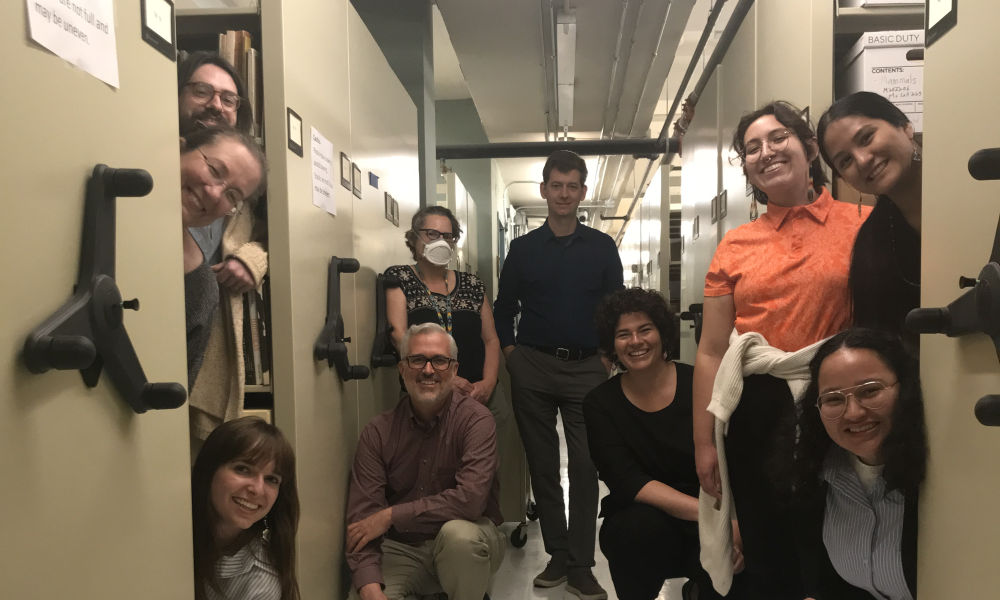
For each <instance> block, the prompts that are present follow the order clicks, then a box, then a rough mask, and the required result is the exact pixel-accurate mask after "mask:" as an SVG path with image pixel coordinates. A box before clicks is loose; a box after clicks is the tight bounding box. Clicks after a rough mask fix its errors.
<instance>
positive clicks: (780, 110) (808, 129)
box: [732, 100, 827, 204]
mask: <svg viewBox="0 0 1000 600" xmlns="http://www.w3.org/2000/svg"><path fill="white" fill-rule="evenodd" d="M804 113H805V111H801V110H799V109H797V108H795V106H793V105H792V104H790V103H788V102H785V101H783V100H774V101H773V102H769V103H768V104H765V105H764V106H762V107H760V108H758V109H757V110H755V111H753V112H752V113H747V114H745V115H743V118H742V119H740V122H739V124H738V125H737V126H736V131H734V132H733V146H732V148H733V150H735V151H736V154H737V155H739V157H740V165H741V166H742V167H743V175H746V174H747V169H746V156H747V152H746V142H745V141H744V139H743V138H744V137H745V136H746V134H747V129H750V126H751V125H753V124H754V121H756V120H757V119H760V118H761V117H766V116H768V115H772V116H773V117H774V118H775V119H777V120H778V122H779V123H781V124H782V125H784V126H785V127H787V128H788V129H791V130H792V131H793V132H794V133H795V137H797V138H799V141H800V142H802V147H803V148H808V144H809V142H810V141H811V140H815V139H816V134H815V133H814V132H813V128H812V124H811V123H810V122H809V119H808V117H806V116H805V114H804ZM806 158H807V159H808V150H807V154H806ZM809 177H811V178H812V185H813V191H815V192H816V194H817V195H819V194H822V193H823V186H824V185H826V183H827V178H826V173H824V172H823V163H822V162H821V161H820V159H819V156H817V157H816V158H814V159H813V160H812V162H811V163H809ZM750 186H751V187H752V188H753V197H754V198H756V199H757V202H759V203H761V204H767V194H765V193H764V192H763V191H761V190H759V189H757V186H755V185H753V184H750Z"/></svg>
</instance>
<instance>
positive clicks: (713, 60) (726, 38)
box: [615, 0, 754, 244]
mask: <svg viewBox="0 0 1000 600" xmlns="http://www.w3.org/2000/svg"><path fill="white" fill-rule="evenodd" d="M724 3H725V0H719V4H717V5H716V6H715V8H716V9H718V12H721V8H722V5H723V4H724ZM753 3H754V0H739V2H738V3H737V4H736V8H734V9H733V14H732V16H731V17H730V18H729V22H728V23H726V28H725V29H724V30H723V31H722V36H721V37H719V42H718V44H716V46H715V50H713V51H712V56H711V57H709V59H708V63H707V64H706V65H705V68H704V70H702V72H701V77H700V78H699V79H698V82H697V83H696V84H695V86H694V89H693V90H692V91H691V93H690V94H688V97H687V100H688V103H689V105H690V106H691V108H694V107H695V106H696V105H697V104H698V100H699V99H700V98H701V94H702V93H703V92H704V91H705V88H706V87H707V86H708V80H709V79H711V78H712V73H714V72H715V68H716V67H717V66H719V65H720V64H721V63H722V59H723V58H725V56H726V52H728V51H729V46H730V44H732V42H733V38H735V37H736V34H737V33H738V32H739V30H740V27H741V26H742V25H743V19H745V18H746V16H747V13H749V12H750V8H751V7H752V6H753ZM718 18H719V16H718V14H716V10H713V11H712V14H711V15H709V23H708V25H707V26H706V27H705V31H704V32H703V33H702V36H701V40H699V42H698V51H697V52H696V53H695V55H694V57H692V59H691V64H690V65H689V66H688V70H687V72H686V73H685V74H684V79H683V80H682V82H681V86H680V87H679V88H678V89H677V96H676V97H675V98H674V102H673V105H672V106H671V107H670V112H669V113H668V114H667V119H666V121H664V122H663V129H662V130H661V131H660V135H659V137H658V138H657V139H659V140H661V141H667V142H668V144H667V145H668V146H669V148H670V149H669V150H668V151H667V152H666V153H665V154H666V156H664V157H663V160H661V161H655V162H659V163H660V164H669V163H670V162H671V161H673V159H674V155H675V154H676V153H677V151H678V150H679V149H680V139H678V138H676V137H672V138H670V139H669V140H668V139H667V131H668V130H669V128H670V121H671V120H672V119H673V118H674V114H675V113H676V112H677V107H678V106H680V103H681V98H682V97H683V95H684V89H685V87H686V86H687V83H688V82H689V81H690V79H691V75H692V74H693V73H694V68H695V66H696V65H697V61H698V59H699V58H700V56H699V54H700V52H703V51H704V49H705V44H704V43H703V42H707V41H708V36H709V35H711V29H712V27H713V26H714V25H715V21H716V20H718ZM680 121H681V123H680V124H681V127H682V129H687V126H688V125H690V123H688V121H687V119H686V118H685V117H683V116H682V117H681V119H680ZM655 162H654V161H650V162H649V165H647V166H646V171H645V173H643V175H642V180H640V182H639V186H638V187H636V188H635V197H634V198H633V199H632V204H631V206H629V209H628V212H626V213H625V216H627V217H629V219H631V216H632V211H633V210H634V209H635V205H636V204H637V203H638V202H639V198H640V197H641V194H640V192H641V191H642V188H643V187H644V186H645V185H646V181H647V180H648V179H649V174H650V172H651V171H652V170H653V165H654V164H655ZM627 224H628V219H626V221H625V223H624V224H623V225H622V228H621V229H619V230H618V235H617V236H615V243H616V244H621V241H622V238H623V237H625V225H627Z"/></svg>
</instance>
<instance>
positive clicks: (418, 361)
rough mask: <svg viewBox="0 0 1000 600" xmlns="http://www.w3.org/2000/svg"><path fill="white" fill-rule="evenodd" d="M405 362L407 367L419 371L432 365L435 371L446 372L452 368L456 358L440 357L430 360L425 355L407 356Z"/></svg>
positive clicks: (432, 357)
mask: <svg viewBox="0 0 1000 600" xmlns="http://www.w3.org/2000/svg"><path fill="white" fill-rule="evenodd" d="M404 360H405V361H406V366H408V367H410V368H411V369H417V370H423V368H424V367H426V366H427V363H431V367H433V368H434V370H435V371H446V370H448V367H450V366H451V363H453V362H455V359H454V358H448V357H447V356H441V355H438V356H431V357H430V358H428V357H426V356H424V355H423V354H414V355H412V356H407V357H406V358H405V359H404Z"/></svg>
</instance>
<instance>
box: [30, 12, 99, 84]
mask: <svg viewBox="0 0 1000 600" xmlns="http://www.w3.org/2000/svg"><path fill="white" fill-rule="evenodd" d="M25 3H26V6H27V8H28V28H29V31H30V32H31V39H32V40H34V41H35V42H37V43H38V44H40V45H41V46H43V47H45V48H47V49H48V50H50V51H51V52H52V53H53V54H55V55H56V56H58V57H59V58H62V59H63V60H66V61H68V62H70V63H73V64H74V65H76V66H77V67H78V68H80V69H81V70H83V71H86V72H87V73H90V74H91V75H93V76H94V77H96V78H98V79H100V80H101V81H103V82H104V83H106V84H108V85H111V86H114V87H118V49H117V45H116V43H115V15H114V2H113V0H25Z"/></svg>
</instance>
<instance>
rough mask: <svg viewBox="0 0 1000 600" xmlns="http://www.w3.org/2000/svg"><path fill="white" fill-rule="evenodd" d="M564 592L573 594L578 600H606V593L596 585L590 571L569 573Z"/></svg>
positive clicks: (574, 570) (582, 570) (578, 570)
mask: <svg viewBox="0 0 1000 600" xmlns="http://www.w3.org/2000/svg"><path fill="white" fill-rule="evenodd" d="M566 591H567V592H569V593H571V594H575V595H576V596H578V597H579V598H580V600H608V593H607V592H605V591H604V588H602V587H601V584H599V583H597V578H596V577H594V574H593V573H592V572H591V571H590V569H573V570H572V571H570V572H569V583H567V584H566Z"/></svg>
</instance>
